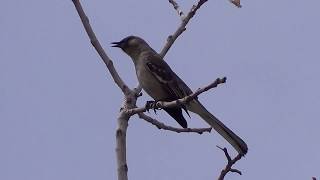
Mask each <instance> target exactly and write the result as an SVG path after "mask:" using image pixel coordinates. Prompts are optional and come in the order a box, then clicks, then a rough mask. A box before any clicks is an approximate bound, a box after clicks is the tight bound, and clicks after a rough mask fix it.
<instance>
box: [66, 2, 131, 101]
mask: <svg viewBox="0 0 320 180" xmlns="http://www.w3.org/2000/svg"><path fill="white" fill-rule="evenodd" d="M72 2H73V4H74V6H75V8H76V10H77V12H78V15H79V17H80V19H81V22H82V24H83V26H84V29H85V30H86V32H87V35H88V36H89V38H90V42H91V44H92V46H93V47H94V48H95V49H96V51H97V52H98V54H99V55H100V57H101V59H102V60H103V62H104V63H105V65H106V66H107V68H108V70H109V72H110V74H111V76H112V78H113V80H114V82H115V83H116V84H117V85H118V87H119V88H120V89H121V91H122V92H123V93H124V94H125V95H126V94H130V93H131V90H130V89H129V88H128V86H127V85H126V84H125V83H124V81H123V80H122V79H121V77H120V76H119V74H118V72H117V71H116V69H115V68H114V66H113V62H112V60H111V59H110V58H109V57H108V55H107V54H106V52H105V51H104V49H103V48H102V46H101V44H100V42H99V41H98V39H97V37H96V35H95V33H94V32H93V30H92V27H91V25H90V22H89V18H88V17H87V15H86V14H85V12H84V11H83V8H82V6H81V3H80V1H79V0H72Z"/></svg>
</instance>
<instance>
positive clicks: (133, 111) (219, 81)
mask: <svg viewBox="0 0 320 180" xmlns="http://www.w3.org/2000/svg"><path fill="white" fill-rule="evenodd" d="M226 80H227V78H226V77H224V78H222V79H220V78H217V79H216V80H215V81H214V82H213V83H211V84H209V85H207V86H206V87H204V88H199V89H198V90H197V91H195V92H194V93H192V94H190V95H188V96H186V97H183V98H181V99H177V100H174V101H171V102H165V101H158V102H157V103H156V104H155V107H153V108H159V109H163V108H173V107H177V106H181V105H182V104H187V103H188V102H190V101H192V100H193V99H195V98H196V97H197V96H199V95H200V94H201V93H203V92H206V91H208V90H210V89H212V88H215V87H217V86H218V85H219V84H222V83H225V82H226ZM149 109H150V107H147V106H145V107H139V108H133V109H128V110H127V113H128V114H130V115H133V114H137V113H142V112H146V111H148V110H149Z"/></svg>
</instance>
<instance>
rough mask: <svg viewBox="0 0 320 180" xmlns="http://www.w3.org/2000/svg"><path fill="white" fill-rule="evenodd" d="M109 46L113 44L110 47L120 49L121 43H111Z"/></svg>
mask: <svg viewBox="0 0 320 180" xmlns="http://www.w3.org/2000/svg"><path fill="white" fill-rule="evenodd" d="M111 44H113V45H112V46H111V47H117V48H121V42H112V43H111Z"/></svg>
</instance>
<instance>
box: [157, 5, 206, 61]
mask: <svg viewBox="0 0 320 180" xmlns="http://www.w3.org/2000/svg"><path fill="white" fill-rule="evenodd" d="M207 1H208V0H199V1H198V3H197V5H193V6H192V8H191V9H190V11H189V13H188V14H187V16H186V17H185V18H183V19H182V21H181V24H180V26H179V27H178V29H177V30H176V32H175V33H174V34H172V35H170V36H168V38H167V42H166V44H165V45H164V47H163V48H162V50H161V52H160V53H159V54H160V56H161V57H162V58H163V57H164V56H165V55H166V54H167V52H168V51H169V49H170V48H171V46H172V44H173V43H174V42H175V41H176V39H177V38H178V37H179V36H180V35H181V34H182V33H183V32H184V31H185V30H186V26H187V24H188V22H189V21H190V19H191V18H192V17H193V16H194V15H195V14H196V12H197V10H198V9H199V8H200V7H201V6H202V5H203V4H204V3H205V2H207Z"/></svg>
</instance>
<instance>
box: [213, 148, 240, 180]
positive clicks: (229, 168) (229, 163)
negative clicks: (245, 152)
mask: <svg viewBox="0 0 320 180" xmlns="http://www.w3.org/2000/svg"><path fill="white" fill-rule="evenodd" d="M217 147H218V148H219V149H221V150H222V151H223V152H224V155H225V156H226V158H227V165H226V167H225V168H224V169H223V170H222V171H221V173H220V176H219V177H218V180H223V179H224V177H225V176H226V175H227V174H228V172H234V173H238V174H239V175H242V173H241V171H239V170H238V169H234V168H232V166H233V165H234V164H235V163H236V162H237V161H239V160H240V159H241V157H242V155H241V154H238V155H237V156H236V157H235V158H233V159H231V156H230V155H229V153H228V150H227V148H221V147H219V146H217Z"/></svg>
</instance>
